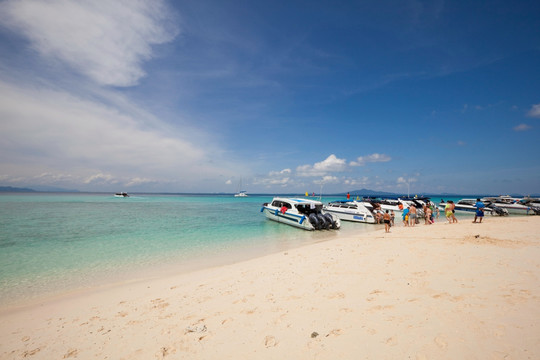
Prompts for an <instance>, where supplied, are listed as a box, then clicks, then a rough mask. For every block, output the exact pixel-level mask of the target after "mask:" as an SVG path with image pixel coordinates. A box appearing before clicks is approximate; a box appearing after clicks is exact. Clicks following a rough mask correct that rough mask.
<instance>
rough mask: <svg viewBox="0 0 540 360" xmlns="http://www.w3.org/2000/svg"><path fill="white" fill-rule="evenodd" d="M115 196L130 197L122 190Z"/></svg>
mask: <svg viewBox="0 0 540 360" xmlns="http://www.w3.org/2000/svg"><path fill="white" fill-rule="evenodd" d="M114 197H120V198H125V197H129V195H128V194H127V193H126V192H121V193H116V194H114Z"/></svg>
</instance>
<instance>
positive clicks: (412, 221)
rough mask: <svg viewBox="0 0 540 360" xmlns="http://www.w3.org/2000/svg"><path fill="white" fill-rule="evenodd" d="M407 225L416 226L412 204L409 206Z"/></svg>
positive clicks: (414, 210) (414, 208)
mask: <svg viewBox="0 0 540 360" xmlns="http://www.w3.org/2000/svg"><path fill="white" fill-rule="evenodd" d="M409 225H410V226H414V225H416V206H414V204H413V205H411V207H410V209H409Z"/></svg>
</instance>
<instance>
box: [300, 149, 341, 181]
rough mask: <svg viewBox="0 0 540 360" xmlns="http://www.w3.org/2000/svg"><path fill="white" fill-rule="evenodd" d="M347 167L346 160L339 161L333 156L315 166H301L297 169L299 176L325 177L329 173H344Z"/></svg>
mask: <svg viewBox="0 0 540 360" xmlns="http://www.w3.org/2000/svg"><path fill="white" fill-rule="evenodd" d="M346 167H347V164H346V160H345V159H339V158H338V157H336V155H334V154H332V155H330V156H328V157H327V158H326V159H325V160H323V161H321V162H318V163H315V164H313V165H300V166H298V167H297V168H296V172H297V174H298V176H306V177H308V176H325V175H326V174H328V173H329V172H340V171H344V170H345V169H346Z"/></svg>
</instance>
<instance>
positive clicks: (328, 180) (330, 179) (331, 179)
mask: <svg viewBox="0 0 540 360" xmlns="http://www.w3.org/2000/svg"><path fill="white" fill-rule="evenodd" d="M339 182H340V180H339V178H337V177H336V176H331V175H326V176H323V177H322V179H320V180H314V181H313V183H315V184H318V185H320V184H337V183H339Z"/></svg>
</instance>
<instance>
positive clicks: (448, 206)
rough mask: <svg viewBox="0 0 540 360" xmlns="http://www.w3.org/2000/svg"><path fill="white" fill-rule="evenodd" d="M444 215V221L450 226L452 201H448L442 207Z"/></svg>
mask: <svg viewBox="0 0 540 360" xmlns="http://www.w3.org/2000/svg"><path fill="white" fill-rule="evenodd" d="M444 215H445V216H446V220H448V222H449V223H450V224H451V223H452V216H453V215H454V214H453V213H452V200H448V201H447V202H446V205H445V206H444Z"/></svg>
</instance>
